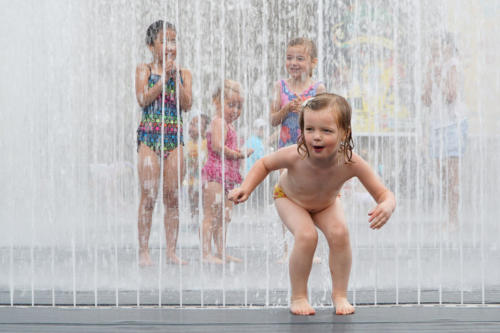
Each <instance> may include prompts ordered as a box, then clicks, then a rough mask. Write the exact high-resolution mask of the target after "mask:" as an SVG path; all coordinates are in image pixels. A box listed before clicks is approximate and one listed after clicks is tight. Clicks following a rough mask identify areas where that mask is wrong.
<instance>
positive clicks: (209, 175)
mask: <svg viewBox="0 0 500 333" xmlns="http://www.w3.org/2000/svg"><path fill="white" fill-rule="evenodd" d="M224 145H225V146H226V147H228V148H230V149H232V150H238V138H237V136H236V131H235V130H234V129H232V128H231V127H230V126H228V130H227V135H226V139H225V140H224ZM207 151H208V157H207V162H206V163H205V166H204V167H203V169H202V170H201V175H202V179H203V181H204V182H216V183H219V184H222V159H221V155H220V154H219V153H216V152H215V151H213V149H212V133H210V132H207ZM241 181H242V179H241V174H240V160H230V159H228V158H225V159H224V191H225V192H226V194H227V193H229V191H231V190H232V189H233V188H235V187H236V185H237V184H241Z"/></svg>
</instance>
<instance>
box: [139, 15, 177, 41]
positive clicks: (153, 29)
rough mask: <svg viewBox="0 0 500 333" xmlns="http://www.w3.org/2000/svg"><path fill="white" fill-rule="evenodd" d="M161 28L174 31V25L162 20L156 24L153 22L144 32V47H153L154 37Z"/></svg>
mask: <svg viewBox="0 0 500 333" xmlns="http://www.w3.org/2000/svg"><path fill="white" fill-rule="evenodd" d="M163 28H165V29H171V30H173V31H176V30H175V25H173V24H172V23H170V22H167V21H163V20H158V21H156V22H153V23H152V24H151V25H150V26H149V27H148V30H147V31H146V45H153V44H154V42H155V40H156V36H158V33H159V32H160V31H162V30H163Z"/></svg>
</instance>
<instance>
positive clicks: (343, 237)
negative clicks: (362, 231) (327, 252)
mask: <svg viewBox="0 0 500 333" xmlns="http://www.w3.org/2000/svg"><path fill="white" fill-rule="evenodd" d="M327 239H328V241H329V242H330V243H331V244H332V245H333V247H335V248H345V247H346V246H349V229H347V226H346V225H345V224H344V225H342V226H338V227H335V228H332V229H331V230H330V231H329V233H328V235H327Z"/></svg>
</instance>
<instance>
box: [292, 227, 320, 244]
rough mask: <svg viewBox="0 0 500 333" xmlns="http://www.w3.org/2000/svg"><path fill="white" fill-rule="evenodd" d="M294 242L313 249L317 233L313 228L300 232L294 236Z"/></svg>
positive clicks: (316, 242)
mask: <svg viewBox="0 0 500 333" xmlns="http://www.w3.org/2000/svg"><path fill="white" fill-rule="evenodd" d="M295 242H296V243H297V244H299V245H301V246H307V247H314V248H315V247H316V244H318V232H317V231H316V229H315V228H310V229H305V230H300V231H299V232H297V233H296V235H295Z"/></svg>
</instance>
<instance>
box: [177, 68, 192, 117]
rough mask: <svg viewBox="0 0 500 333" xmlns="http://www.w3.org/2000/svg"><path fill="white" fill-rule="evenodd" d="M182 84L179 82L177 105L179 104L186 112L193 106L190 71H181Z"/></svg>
mask: <svg viewBox="0 0 500 333" xmlns="http://www.w3.org/2000/svg"><path fill="white" fill-rule="evenodd" d="M181 75H182V80H181V81H182V83H181V82H179V103H180V104H181V109H182V110H184V111H187V110H189V109H191V106H192V105H193V94H192V89H191V88H192V82H193V79H192V75H191V71H189V70H188V69H182V71H181Z"/></svg>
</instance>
